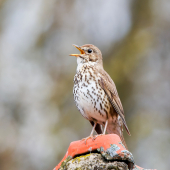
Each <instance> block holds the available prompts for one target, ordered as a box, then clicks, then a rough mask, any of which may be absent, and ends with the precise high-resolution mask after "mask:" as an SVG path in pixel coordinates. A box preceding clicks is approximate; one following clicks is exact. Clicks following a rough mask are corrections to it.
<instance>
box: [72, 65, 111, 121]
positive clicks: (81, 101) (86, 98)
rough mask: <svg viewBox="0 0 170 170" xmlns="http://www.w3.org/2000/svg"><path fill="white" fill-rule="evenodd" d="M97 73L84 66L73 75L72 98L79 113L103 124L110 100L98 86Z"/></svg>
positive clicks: (98, 77) (98, 76)
mask: <svg viewBox="0 0 170 170" xmlns="http://www.w3.org/2000/svg"><path fill="white" fill-rule="evenodd" d="M98 81H100V75H99V73H96V72H94V70H93V67H87V66H84V67H82V69H80V70H79V71H78V72H77V74H76V75H75V77H74V89H73V94H74V100H75V103H76V106H77V108H78V110H79V111H80V113H81V114H82V115H83V116H84V117H85V118H86V119H88V120H92V121H95V120H96V121H97V122H98V123H100V124H103V123H104V122H105V121H106V119H107V116H108V114H109V111H110V107H111V106H110V102H109V101H108V97H107V96H106V94H105V92H104V90H103V89H102V88H101V87H100V85H99V83H98Z"/></svg>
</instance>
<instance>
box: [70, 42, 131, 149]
mask: <svg viewBox="0 0 170 170" xmlns="http://www.w3.org/2000/svg"><path fill="white" fill-rule="evenodd" d="M74 46H75V47H76V48H77V49H78V50H79V51H80V54H70V55H71V56H76V57H77V72H76V75H75V76H74V88H73V94H74V100H75V103H76V106H77V108H78V110H79V111H80V113H81V114H82V116H83V117H84V118H86V119H87V120H89V121H90V123H91V124H92V126H93V129H92V131H91V134H90V137H92V136H93V133H94V130H96V132H97V133H98V134H102V129H101V125H102V126H103V127H104V130H103V134H105V133H106V131H107V133H109V134H110V133H114V134H117V135H119V137H120V138H121V140H122V142H123V144H124V145H125V146H126V143H125V141H124V138H123V125H124V126H125V129H126V131H127V133H128V134H129V135H130V132H129V129H128V127H127V124H126V121H125V116H124V111H123V107H122V104H121V101H120V98H119V95H118V92H117V90H116V86H115V84H114V82H113V80H112V79H111V78H110V76H109V75H108V74H107V72H106V71H105V70H104V68H103V61H102V53H101V51H100V50H99V49H98V48H97V47H95V46H94V45H92V44H85V45H83V46H77V45H74Z"/></svg>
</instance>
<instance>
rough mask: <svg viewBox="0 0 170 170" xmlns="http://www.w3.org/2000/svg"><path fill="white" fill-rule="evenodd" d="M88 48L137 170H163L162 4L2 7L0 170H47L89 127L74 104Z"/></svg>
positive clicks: (165, 60) (166, 103)
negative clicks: (105, 79) (116, 105)
mask: <svg viewBox="0 0 170 170" xmlns="http://www.w3.org/2000/svg"><path fill="white" fill-rule="evenodd" d="M87 43H90V44H94V45H96V46H97V47H99V49H100V50H101V51H102V53H103V60H104V68H105V70H106V71H107V72H108V73H109V74H110V76H111V77H112V79H113V80H114V81H115V84H116V86H117V89H118V92H119V96H120V99H121V101H122V103H123V106H124V111H125V116H126V121H127V124H128V127H129V129H130V132H131V137H129V136H128V135H127V133H126V131H124V134H125V139H126V142H127V145H128V147H129V150H130V151H131V152H132V153H133V155H134V158H135V161H136V164H137V165H139V166H141V167H144V168H148V169H151V168H156V169H162V170H168V169H169V167H170V154H169V151H170V150H169V148H170V113H169V112H170V1H169V0H161V1H160V0H142V1H141V0H129V1H127V0H114V1H113V0H107V1H102V0H93V1H91V0H86V1H79V0H69V1H66V0H48V1H47V0H29V1H23V0H0V170H22V169H24V170H30V169H32V170H52V169H53V168H54V167H55V166H56V165H57V164H58V163H59V161H60V160H61V159H62V158H63V156H64V154H65V153H66V150H67V148H68V146H69V144H70V142H72V141H75V140H80V139H82V138H84V137H87V136H88V135H89V134H90V131H91V128H92V127H91V125H90V123H89V122H88V121H87V120H85V119H84V118H83V117H82V116H81V114H80V113H79V112H78V110H77V108H76V106H75V104H74V100H73V94H72V89H73V77H74V75H75V73H76V67H77V63H76V58H75V57H70V56H69V54H71V53H77V52H78V51H77V49H76V48H74V47H73V46H72V44H77V45H83V44H87Z"/></svg>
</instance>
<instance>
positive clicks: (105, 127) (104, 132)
mask: <svg viewBox="0 0 170 170" xmlns="http://www.w3.org/2000/svg"><path fill="white" fill-rule="evenodd" d="M107 125H108V120H106V123H105V126H104V131H103V135H105V134H106V129H107Z"/></svg>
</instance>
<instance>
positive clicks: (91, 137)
mask: <svg viewBox="0 0 170 170" xmlns="http://www.w3.org/2000/svg"><path fill="white" fill-rule="evenodd" d="M93 138H94V137H93V136H88V137H86V138H83V139H82V141H84V143H85V144H86V142H87V140H88V139H93Z"/></svg>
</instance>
